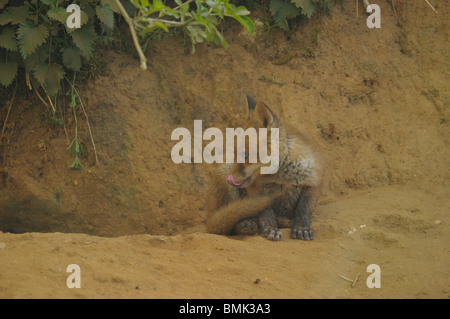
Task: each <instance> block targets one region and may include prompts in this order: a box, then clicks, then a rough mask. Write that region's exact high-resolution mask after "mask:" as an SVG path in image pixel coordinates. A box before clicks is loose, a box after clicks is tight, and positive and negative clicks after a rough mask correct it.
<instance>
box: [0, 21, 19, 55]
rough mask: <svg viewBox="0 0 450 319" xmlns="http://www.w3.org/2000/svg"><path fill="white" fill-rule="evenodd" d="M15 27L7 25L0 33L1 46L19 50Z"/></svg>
mask: <svg viewBox="0 0 450 319" xmlns="http://www.w3.org/2000/svg"><path fill="white" fill-rule="evenodd" d="M14 30H15V28H12V27H5V28H4V29H3V32H2V33H1V34H0V47H2V48H5V49H6V50H11V51H15V50H17V43H16V35H15V34H14Z"/></svg>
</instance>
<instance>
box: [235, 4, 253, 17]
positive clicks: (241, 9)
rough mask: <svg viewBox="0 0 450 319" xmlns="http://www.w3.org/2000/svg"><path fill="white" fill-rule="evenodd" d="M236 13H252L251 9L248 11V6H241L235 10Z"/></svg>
mask: <svg viewBox="0 0 450 319" xmlns="http://www.w3.org/2000/svg"><path fill="white" fill-rule="evenodd" d="M234 14H236V15H238V16H247V15H249V14H250V11H248V10H247V8H246V7H243V6H239V7H237V8H236V10H235V11H234Z"/></svg>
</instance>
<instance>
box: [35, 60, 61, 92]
mask: <svg viewBox="0 0 450 319" xmlns="http://www.w3.org/2000/svg"><path fill="white" fill-rule="evenodd" d="M33 71H34V76H35V77H36V79H37V80H38V81H39V82H40V83H41V84H42V85H43V86H44V87H45V90H46V91H47V94H48V95H54V94H56V93H58V91H59V89H60V82H61V79H62V78H63V77H64V69H63V67H62V65H59V64H54V63H53V64H47V63H45V64H38V65H36V66H35V67H34V69H33Z"/></svg>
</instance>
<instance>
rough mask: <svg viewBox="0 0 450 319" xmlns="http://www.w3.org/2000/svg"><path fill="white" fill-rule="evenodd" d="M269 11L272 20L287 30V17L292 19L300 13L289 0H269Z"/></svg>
mask: <svg viewBox="0 0 450 319" xmlns="http://www.w3.org/2000/svg"><path fill="white" fill-rule="evenodd" d="M270 12H271V13H272V15H273V20H274V21H275V24H276V25H277V26H278V27H280V28H282V29H284V30H289V25H288V23H287V19H292V18H295V17H297V16H298V15H299V14H300V9H299V8H297V6H296V5H295V4H294V3H292V2H290V0H288V1H286V0H271V1H270Z"/></svg>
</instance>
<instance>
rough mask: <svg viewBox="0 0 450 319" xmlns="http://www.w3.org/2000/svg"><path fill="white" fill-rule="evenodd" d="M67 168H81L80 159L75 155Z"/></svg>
mask: <svg viewBox="0 0 450 319" xmlns="http://www.w3.org/2000/svg"><path fill="white" fill-rule="evenodd" d="M69 168H71V169H83V164H81V161H80V159H79V158H78V156H77V157H75V159H74V160H73V162H72V164H70V165H69Z"/></svg>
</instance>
